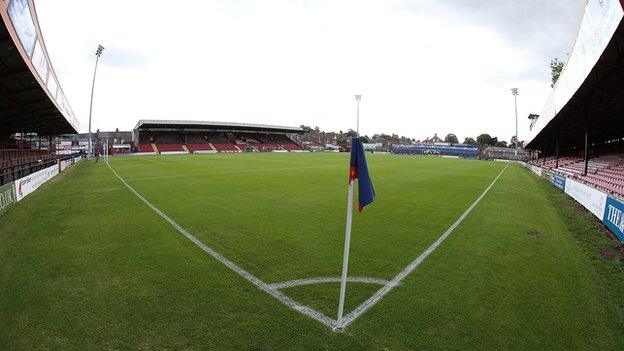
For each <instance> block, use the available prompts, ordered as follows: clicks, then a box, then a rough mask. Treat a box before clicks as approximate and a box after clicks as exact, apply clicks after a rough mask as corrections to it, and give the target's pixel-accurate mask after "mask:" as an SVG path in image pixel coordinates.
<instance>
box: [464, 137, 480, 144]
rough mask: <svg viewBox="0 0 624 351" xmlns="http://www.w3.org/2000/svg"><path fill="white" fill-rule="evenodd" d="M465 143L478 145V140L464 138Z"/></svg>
mask: <svg viewBox="0 0 624 351" xmlns="http://www.w3.org/2000/svg"><path fill="white" fill-rule="evenodd" d="M464 144H466V145H477V142H476V140H474V139H473V138H465V139H464Z"/></svg>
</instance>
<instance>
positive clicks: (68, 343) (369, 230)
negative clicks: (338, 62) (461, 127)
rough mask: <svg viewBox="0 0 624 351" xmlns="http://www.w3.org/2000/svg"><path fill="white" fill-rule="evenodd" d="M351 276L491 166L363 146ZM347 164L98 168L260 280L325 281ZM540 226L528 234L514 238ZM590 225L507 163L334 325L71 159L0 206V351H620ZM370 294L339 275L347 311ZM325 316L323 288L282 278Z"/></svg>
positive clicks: (336, 266) (167, 162)
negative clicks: (336, 328)
mask: <svg viewBox="0 0 624 351" xmlns="http://www.w3.org/2000/svg"><path fill="white" fill-rule="evenodd" d="M368 161H369V167H370V171H371V174H372V176H373V182H374V184H375V188H376V191H377V194H378V196H377V198H376V200H375V202H374V203H373V204H372V205H370V206H369V207H367V208H366V209H365V211H364V213H363V214H356V215H355V216H354V223H353V235H352V246H351V248H352V250H351V260H350V272H349V275H350V276H371V277H377V278H384V279H390V278H392V277H393V276H394V275H395V274H397V273H398V272H399V271H400V270H401V269H403V268H404V267H405V266H406V265H407V264H408V263H410V262H411V261H412V260H413V259H414V258H416V257H417V256H418V255H419V254H420V253H421V252H422V251H424V250H425V249H426V248H427V247H428V246H429V245H430V244H431V243H432V242H433V241H435V240H436V239H437V238H438V237H439V236H440V235H441V234H442V233H443V232H444V231H445V230H446V229H447V228H448V227H449V226H450V225H451V224H452V223H453V222H455V221H456V220H457V218H458V217H459V216H460V215H461V214H462V213H463V212H464V211H465V210H466V208H467V207H468V206H470V204H471V203H472V202H474V200H475V199H476V198H477V197H478V196H479V195H480V194H481V193H482V192H483V190H484V189H485V188H486V187H487V186H488V185H489V184H490V183H491V182H492V180H493V179H494V178H495V177H496V175H498V174H499V173H500V171H501V170H502V169H503V167H504V164H501V163H495V162H481V161H467V160H452V159H441V158H416V157H402V156H392V155H370V156H369V159H368ZM347 163H348V159H347V155H344V154H236V155H232V154H228V155H223V154H219V155H184V156H181V155H175V156H174V155H172V156H155V157H128V158H114V159H111V165H112V167H113V168H114V169H115V170H116V171H117V172H118V173H119V175H120V176H121V177H123V178H124V179H125V180H126V181H127V182H128V184H130V185H131V186H132V187H133V188H135V189H136V190H137V191H138V192H139V193H141V194H142V195H143V196H144V197H145V198H146V199H147V200H148V201H150V202H151V203H153V204H154V205H155V206H156V207H158V208H159V209H161V210H162V211H163V212H165V213H166V214H167V215H168V216H170V217H171V218H173V219H174V220H175V221H176V222H177V223H178V224H179V225H181V226H182V227H183V228H185V229H186V230H188V231H189V232H190V233H192V234H193V235H195V236H196V237H197V238H199V239H200V240H202V241H203V242H204V243H205V244H206V245H208V246H210V247H211V248H213V249H215V250H216V251H217V252H219V253H221V254H223V255H224V256H226V257H228V258H229V259H231V260H232V261H234V262H235V263H236V264H237V265H239V266H240V267H242V268H243V269H245V270H247V271H249V272H251V273H252V274H254V275H256V276H257V277H259V278H260V279H262V280H264V281H265V282H268V283H272V282H280V281H285V280H292V279H302V278H312V277H322V276H338V275H340V269H341V261H342V245H343V236H344V220H345V207H346V190H347V186H346V185H347V184H346V176H347ZM529 230H532V231H537V232H539V238H535V237H532V236H530V235H528V234H527V232H528V231H529ZM608 245H610V244H609V241H608V239H605V236H604V234H602V233H600V231H599V230H597V227H596V224H595V221H593V219H591V218H590V217H588V216H587V215H586V214H584V213H582V212H579V211H578V210H577V209H576V208H575V207H574V206H573V203H572V202H571V201H570V200H569V199H568V198H567V197H566V196H565V195H563V194H560V193H559V192H558V190H557V189H554V188H552V187H551V186H550V185H549V184H547V183H545V182H543V181H540V180H538V179H536V178H535V177H534V176H533V175H532V174H530V173H529V172H527V171H526V170H525V169H523V168H521V167H520V166H518V165H511V166H510V167H509V168H507V170H506V171H505V172H504V174H503V176H502V177H501V178H500V179H499V181H498V182H497V184H496V185H495V186H494V187H493V188H492V189H491V190H490V192H489V193H488V194H487V195H486V196H485V197H484V198H483V200H482V201H481V203H480V204H479V205H478V206H477V207H476V208H475V209H474V211H473V212H472V213H471V214H470V215H469V216H468V217H467V218H466V220H465V221H464V222H463V223H462V224H461V225H460V226H459V227H458V228H457V229H456V230H455V231H454V233H453V234H452V235H451V236H450V237H449V238H448V239H447V241H445V242H444V243H443V244H442V245H441V246H440V247H439V248H438V250H437V251H435V252H434V253H433V254H432V255H431V256H430V257H429V258H428V259H427V260H426V261H425V262H424V263H423V264H421V265H420V266H419V267H418V268H417V269H416V270H415V271H414V272H413V273H412V274H411V275H410V276H408V277H407V279H406V280H405V281H404V282H403V284H402V285H400V286H399V287H397V288H396V289H395V290H393V291H392V292H390V293H389V294H388V295H387V296H386V297H385V298H384V299H383V300H382V301H381V302H380V303H379V304H377V305H375V306H374V307H372V308H371V309H370V310H369V311H367V312H366V313H365V314H364V315H362V316H361V317H360V318H359V319H357V320H356V321H355V322H354V323H353V324H352V325H350V326H349V327H348V328H347V330H346V331H345V332H344V333H334V332H332V331H330V330H328V329H327V328H326V327H325V326H323V325H321V324H320V323H318V322H316V321H314V320H312V319H310V318H308V317H306V316H304V315H302V314H299V313H297V312H295V311H293V310H291V309H289V308H287V307H286V306H284V305H282V304H281V303H280V302H279V301H277V300H275V299H274V298H272V297H270V296H268V295H267V294H265V293H263V292H261V291H259V290H258V289H257V288H256V287H254V286H253V285H252V284H250V283H249V282H247V281H246V280H244V279H242V278H240V277H239V276H238V275H236V274H235V273H233V272H232V271H230V270H228V269H227V268H226V267H224V266H223V265H222V264H220V263H219V262H218V261H216V260H215V259H213V258H212V257H210V256H209V255H207V254H206V253H204V252H203V251H201V250H199V249H198V248H197V247H196V246H195V245H194V244H193V243H192V242H190V241H189V240H188V239H186V238H185V237H184V236H182V235H181V234H179V233H178V232H177V231H176V230H175V229H174V228H172V227H171V226H170V225H169V224H168V223H167V222H165V221H164V220H163V219H162V218H161V217H159V216H158V215H157V214H156V213H154V212H153V211H152V210H151V209H149V208H148V207H147V206H145V204H143V203H142V202H141V201H140V200H139V199H138V198H137V197H136V196H134V195H133V194H132V193H131V192H129V191H128V190H127V189H126V188H125V187H124V186H123V185H122V184H121V183H120V182H119V180H117V179H116V178H115V176H114V175H113V174H112V172H111V171H110V170H109V169H108V168H107V167H105V166H101V165H100V166H94V165H93V164H91V163H88V162H83V163H80V164H78V165H77V166H76V167H75V168H73V169H70V170H69V171H68V172H66V173H65V174H62V175H61V176H59V177H57V178H56V179H54V180H52V181H51V182H50V183H49V184H46V185H44V186H43V187H42V188H41V189H40V190H38V191H37V192H36V193H34V194H32V195H29V196H28V197H27V198H26V199H24V200H23V201H22V202H20V203H19V204H18V205H16V206H14V207H13V208H11V209H9V210H8V211H7V212H6V213H5V214H4V215H2V216H1V217H0V349H12V350H13V349H41V348H44V349H235V350H240V349H278V350H285V349H382V350H383V349H391V350H395V349H400V350H401V349H404V350H410V349H417V348H419V349H445V350H448V349H457V350H460V349H519V350H526V349H566V350H568V349H577V350H586V349H613V350H617V349H622V348H624V338H623V336H624V335H623V334H624V306H623V304H622V299H621V297H622V296H624V279H623V278H624V273H623V270H622V262H621V261H620V260H617V259H616V260H613V261H605V260H604V259H603V258H602V257H601V256H600V254H599V251H600V250H601V249H604V247H606V246H608ZM379 287H380V286H379V285H371V284H362V283H353V284H349V285H348V289H347V290H348V299H347V310H352V309H353V308H355V307H356V306H357V305H358V304H359V303H361V302H362V301H364V300H365V299H367V298H368V297H370V296H371V295H372V294H373V293H374V292H375V291H376V290H377V289H378V288H379ZM282 292H284V293H285V294H287V295H289V296H291V297H292V298H294V299H296V300H297V301H299V302H300V303H302V304H305V305H308V306H310V307H312V308H315V309H317V310H319V311H321V312H323V313H325V314H327V315H328V316H330V317H332V318H335V317H336V316H335V315H336V310H337V296H338V284H337V283H325V284H318V285H308V286H300V287H293V288H287V289H283V290H282Z"/></svg>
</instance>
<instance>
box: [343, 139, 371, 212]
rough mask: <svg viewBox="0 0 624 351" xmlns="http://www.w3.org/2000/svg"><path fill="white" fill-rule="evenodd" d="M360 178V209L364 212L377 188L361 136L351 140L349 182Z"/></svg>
mask: <svg viewBox="0 0 624 351" xmlns="http://www.w3.org/2000/svg"><path fill="white" fill-rule="evenodd" d="M354 179H357V180H358V211H360V212H362V210H363V209H364V206H366V205H368V204H370V203H371V202H373V200H374V199H375V188H373V182H371V179H370V175H369V174H368V166H367V165H366V156H365V154H364V145H362V142H361V141H360V138H353V139H352V140H351V164H350V166H349V182H352V181H353V180H354Z"/></svg>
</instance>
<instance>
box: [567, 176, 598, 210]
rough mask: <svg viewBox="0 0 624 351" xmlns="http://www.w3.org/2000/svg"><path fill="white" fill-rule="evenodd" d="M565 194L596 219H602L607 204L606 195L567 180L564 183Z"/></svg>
mask: <svg viewBox="0 0 624 351" xmlns="http://www.w3.org/2000/svg"><path fill="white" fill-rule="evenodd" d="M565 193H566V194H568V195H570V196H572V198H573V199H574V200H576V201H578V202H580V203H581V205H583V206H584V207H585V208H586V209H588V210H589V211H590V212H591V213H593V214H594V215H595V216H596V217H598V218H600V219H602V218H603V216H604V212H605V205H606V203H607V194H605V193H603V192H601V191H598V190H596V189H594V188H592V187H590V186H587V185H585V184H583V183H579V182H577V181H576V180H574V179H570V178H568V179H567V180H566V182H565Z"/></svg>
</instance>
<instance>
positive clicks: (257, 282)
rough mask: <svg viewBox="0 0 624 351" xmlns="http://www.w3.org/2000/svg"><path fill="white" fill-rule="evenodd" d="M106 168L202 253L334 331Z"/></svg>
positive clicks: (319, 316) (322, 317)
mask: <svg viewBox="0 0 624 351" xmlns="http://www.w3.org/2000/svg"><path fill="white" fill-rule="evenodd" d="M108 168H110V170H111V171H113V174H115V176H116V177H117V178H118V179H119V180H120V181H121V182H122V183H123V185H125V186H126V188H128V189H129V190H130V191H131V192H132V193H133V194H134V195H136V197H138V198H139V199H140V200H141V201H143V203H145V204H146V205H147V206H148V207H149V208H151V209H152V210H153V211H154V212H156V213H157V214H158V215H160V217H162V218H163V219H164V220H166V221H167V222H169V224H171V226H172V227H174V228H175V229H176V230H177V231H178V232H180V233H181V234H182V235H184V236H185V237H187V238H188V239H189V240H191V241H192V242H193V243H194V244H195V245H197V246H198V247H199V248H200V249H202V250H203V251H204V252H206V253H207V254H209V255H210V256H212V257H214V258H215V259H216V260H217V261H219V262H221V263H222V264H223V265H225V266H226V267H228V268H229V269H231V270H233V271H234V272H236V273H237V274H238V275H240V276H241V277H243V278H245V279H246V280H248V281H249V282H251V283H252V284H253V285H255V286H256V287H258V288H259V289H260V290H262V291H264V292H266V293H267V294H269V295H271V296H273V297H274V298H276V299H277V300H279V301H280V302H282V303H283V304H285V305H286V306H288V307H290V308H292V309H293V310H295V311H297V312H300V313H302V314H305V315H306V316H308V317H310V318H312V319H315V320H317V321H319V322H321V323H322V324H324V325H325V326H327V327H328V328H330V329H332V330H334V329H335V328H336V324H337V322H336V321H335V320H334V319H332V318H329V317H327V316H326V315H324V314H323V313H321V312H319V311H316V310H314V309H312V308H310V307H308V306H304V305H302V304H300V303H299V302H297V301H295V300H293V299H291V298H290V297H288V296H286V295H284V294H282V293H281V292H280V291H278V290H277V289H276V288H274V287H272V286H271V285H270V284H267V283H265V282H263V281H262V280H260V279H259V278H258V277H256V276H255V275H253V274H251V273H249V272H247V271H246V270H244V269H242V268H241V267H239V266H238V265H236V264H235V263H234V262H232V261H230V260H229V259H227V258H226V257H225V256H222V255H221V254H219V253H218V252H216V251H215V250H213V249H211V248H210V247H208V246H207V245H206V244H204V243H203V242H201V241H200V240H199V239H197V238H196V237H195V236H193V235H192V234H191V233H189V232H187V231H186V230H185V229H184V228H182V227H180V225H178V224H177V223H176V222H174V220H173V219H171V218H170V217H169V216H167V215H166V214H165V213H164V212H162V211H161V210H160V209H158V208H157V207H156V206H154V205H152V204H151V203H150V202H149V201H147V200H146V199H145V198H144V197H143V196H141V194H139V193H138V192H137V191H136V190H134V188H132V187H131V186H130V185H129V184H128V183H126V181H125V180H123V178H121V177H120V176H119V174H117V172H115V170H114V169H113V168H112V167H111V166H110V165H108Z"/></svg>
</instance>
